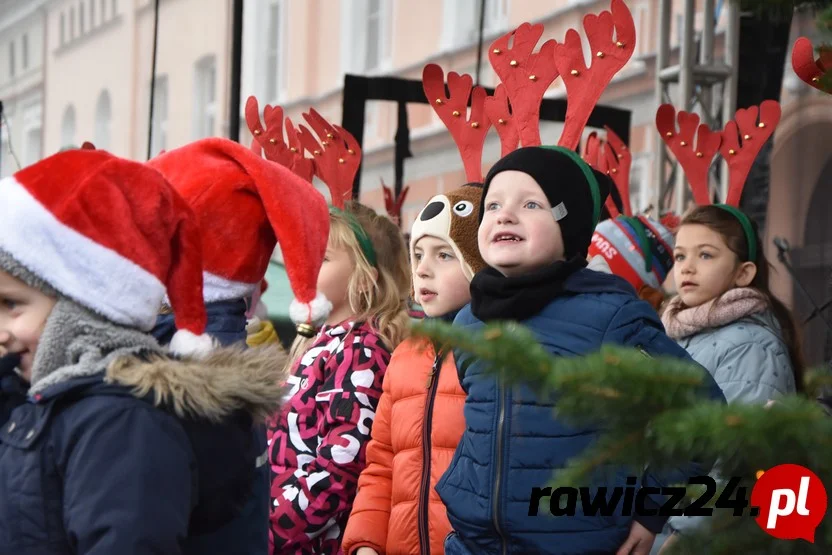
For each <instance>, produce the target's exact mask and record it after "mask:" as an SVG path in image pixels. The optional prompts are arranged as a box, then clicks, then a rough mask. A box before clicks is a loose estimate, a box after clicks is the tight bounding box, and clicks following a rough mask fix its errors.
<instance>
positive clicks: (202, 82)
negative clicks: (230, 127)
mask: <svg viewBox="0 0 832 555" xmlns="http://www.w3.org/2000/svg"><path fill="white" fill-rule="evenodd" d="M194 81H195V83H194V97H195V98H194V99H195V102H194V110H195V112H194V138H196V139H201V138H203V137H210V136H211V135H213V134H214V133H215V132H216V131H215V129H214V125H215V122H216V118H217V98H216V92H217V89H216V86H217V83H216V81H217V62H216V59H215V58H214V57H213V56H209V57H207V58H203V59H202V60H200V61H199V62H198V63H197V65H196V74H195V80H194Z"/></svg>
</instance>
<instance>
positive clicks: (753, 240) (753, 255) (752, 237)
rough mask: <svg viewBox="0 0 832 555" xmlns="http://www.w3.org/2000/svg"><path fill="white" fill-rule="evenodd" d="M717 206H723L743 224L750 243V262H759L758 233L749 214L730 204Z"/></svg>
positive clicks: (746, 237) (718, 205)
mask: <svg viewBox="0 0 832 555" xmlns="http://www.w3.org/2000/svg"><path fill="white" fill-rule="evenodd" d="M714 206H716V207H717V208H721V209H722V210H725V211H726V212H728V213H729V214H731V215H732V216H734V217H735V218H736V219H737V220H738V221H739V222H740V225H741V226H742V230H743V232H744V233H745V241H746V243H748V262H755V263H756V262H757V234H756V233H754V227H753V226H752V225H751V220H749V219H748V216H746V215H745V214H743V213H742V211H741V210H738V209H736V208H734V207H733V206H731V205H728V204H714Z"/></svg>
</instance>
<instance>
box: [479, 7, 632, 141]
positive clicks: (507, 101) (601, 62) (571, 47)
mask: <svg viewBox="0 0 832 555" xmlns="http://www.w3.org/2000/svg"><path fill="white" fill-rule="evenodd" d="M583 24H584V30H585V32H586V36H587V40H588V41H589V45H590V48H591V49H592V56H593V62H592V63H591V64H590V65H589V67H587V65H586V63H585V62H584V53H583V48H582V46H581V38H580V35H579V34H578V32H577V31H575V30H574V29H570V30H569V31H567V33H566V38H565V40H564V42H563V43H562V44H559V43H557V42H556V41H554V40H551V39H550V40H547V41H546V42H544V43H543V45H542V46H541V47H540V50H539V51H538V52H534V49H535V47H536V45H537V42H538V41H539V40H540V37H541V36H542V35H543V25H542V24H535V25H531V24H529V23H524V24H522V25H521V26H520V27H518V28H517V29H516V30H514V31H512V32H511V33H508V34H506V35H504V36H502V37H500V38H499V39H497V40H496V41H494V43H493V44H492V45H491V50H490V51H489V54H488V59H489V61H490V62H491V66H492V67H493V68H494V71H495V72H496V73H497V75H498V76H499V77H500V80H501V81H502V83H501V84H500V85H498V86H497V88H496V89H495V91H494V96H493V97H489V98H487V99H486V101H485V110H486V112H487V114H488V117H489V118H490V119H491V121H492V122H493V123H494V125H495V127H496V129H497V133H498V134H499V136H500V143H501V145H502V155H503V156H505V155H506V154H508V153H509V152H511V151H512V150H514V149H515V148H517V143H518V141H519V143H520V145H521V146H539V145H540V144H541V139H540V104H541V102H542V100H543V95H544V94H545V93H546V91H547V90H548V88H549V86H550V85H551V84H552V83H553V82H554V81H555V79H557V77H558V75H560V76H561V78H562V79H563V82H564V85H565V86H566V94H567V98H568V100H569V102H568V104H567V109H566V118H565V121H564V127H563V132H562V133H561V137H560V140H559V141H558V146H562V147H565V148H568V149H570V150H575V149H576V148H577V147H578V145H579V144H580V140H581V135H582V133H583V130H584V127H586V123H587V121H588V120H589V116H590V114H591V113H592V110H593V109H594V108H595V105H596V104H597V102H598V99H599V98H600V97H601V93H602V92H603V91H604V89H605V88H606V87H607V85H609V83H610V81H611V80H612V78H613V77H614V76H615V74H616V73H617V72H618V71H619V70H620V69H621V68H623V67H624V66H625V65H626V64H627V62H628V61H629V59H630V57H632V55H633V52H634V51H635V23H634V22H633V16H632V14H631V13H630V10H629V8H627V5H626V4H625V3H624V0H612V2H611V4H610V11H602V12H601V13H600V14H598V15H594V14H589V15H587V16H586V17H584V21H583ZM512 39H513V44H512V46H511V47H509V42H510V41H512Z"/></svg>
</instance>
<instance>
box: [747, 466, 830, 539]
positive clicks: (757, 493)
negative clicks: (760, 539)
mask: <svg viewBox="0 0 832 555" xmlns="http://www.w3.org/2000/svg"><path fill="white" fill-rule="evenodd" d="M826 501H827V500H826V488H824V487H823V482H821V481H820V478H818V477H817V475H816V474H815V473H814V472H812V471H811V470H809V469H808V468H806V467H804V466H800V465H797V464H781V465H778V466H775V467H774V468H771V469H769V470H767V471H766V472H765V473H764V474H763V475H762V476H761V477H760V479H759V480H757V483H756V484H754V489H753V490H752V491H751V505H752V506H753V507H756V508H758V509H759V513H758V514H757V515H756V516H757V518H756V521H757V524H758V525H759V526H760V528H762V529H763V530H764V531H765V532H766V533H768V534H770V535H772V536H774V537H775V538H780V539H783V540H794V539H797V538H803V539H805V540H806V541H808V542H810V543H815V529H816V528H817V527H818V526H819V525H820V522H821V520H823V517H824V515H825V514H826Z"/></svg>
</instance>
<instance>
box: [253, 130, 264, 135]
mask: <svg viewBox="0 0 832 555" xmlns="http://www.w3.org/2000/svg"><path fill="white" fill-rule="evenodd" d="M260 133H262V131H260V130H259V129H255V130H254V134H255V135H259V134H260Z"/></svg>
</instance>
